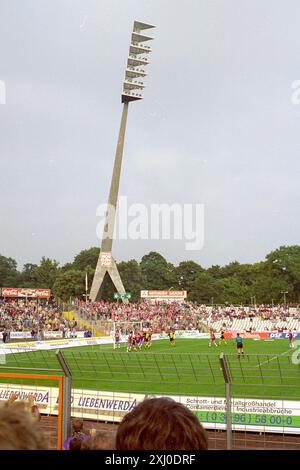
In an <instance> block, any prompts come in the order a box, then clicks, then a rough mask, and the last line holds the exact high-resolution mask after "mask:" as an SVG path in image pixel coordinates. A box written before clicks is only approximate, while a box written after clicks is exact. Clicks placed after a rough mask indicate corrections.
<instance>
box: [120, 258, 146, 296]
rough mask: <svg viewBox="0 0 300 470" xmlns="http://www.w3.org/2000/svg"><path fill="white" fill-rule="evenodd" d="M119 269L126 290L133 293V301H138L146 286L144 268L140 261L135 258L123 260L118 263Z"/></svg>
mask: <svg viewBox="0 0 300 470" xmlns="http://www.w3.org/2000/svg"><path fill="white" fill-rule="evenodd" d="M118 270H119V273H120V276H121V279H122V281H123V284H124V287H125V290H126V292H130V293H131V299H130V300H131V302H137V301H138V300H139V299H140V294H141V290H142V289H143V286H144V280H143V275H142V269H141V267H140V265H139V263H137V262H136V261H135V260H134V259H131V260H130V261H126V262H125V261H123V262H121V263H118Z"/></svg>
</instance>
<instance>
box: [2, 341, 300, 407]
mask: <svg viewBox="0 0 300 470" xmlns="http://www.w3.org/2000/svg"><path fill="white" fill-rule="evenodd" d="M244 351H245V353H244V356H243V357H240V358H238V357H237V353H236V348H235V342H234V340H232V339H228V340H227V345H225V344H222V345H221V346H218V347H215V346H214V345H212V346H211V347H208V340H204V339H176V341H175V346H171V345H170V343H169V341H168V340H167V339H165V340H158V341H153V343H152V347H151V348H150V349H144V346H143V349H142V350H141V351H131V352H129V353H128V352H127V351H126V345H125V343H122V344H121V348H120V349H118V350H114V349H113V345H112V344H110V345H95V346H85V347H76V348H65V349H61V352H62V354H63V356H64V357H65V360H66V362H67V364H68V366H69V368H70V370H71V372H72V377H73V378H72V380H73V387H74V388H79V389H97V390H107V391H114V392H130V393H146V394H172V395H193V396H209V397H223V396H225V385H224V379H223V375H222V372H221V368H220V361H219V356H220V354H221V353H222V352H223V353H224V354H225V357H226V358H227V362H228V365H229V373H230V377H231V382H232V395H233V396H235V397H246V398H252V397H253V398H267V399H271V398H273V399H275V398H277V399H292V400H300V369H299V365H297V364H295V363H294V362H293V360H292V354H293V352H294V350H293V349H290V348H289V344H288V341H287V340H284V339H277V340H253V339H246V340H244ZM5 366H6V368H3V367H1V366H0V372H4V371H14V372H30V371H29V370H28V369H27V368H34V369H35V371H36V372H37V373H47V370H45V369H49V371H48V373H51V374H52V375H54V373H55V372H54V370H56V371H57V370H58V369H59V364H58V361H57V358H56V356H55V351H36V352H26V353H18V354H12V355H7V356H6V364H5ZM50 369H51V370H52V371H50ZM31 372H32V370H31ZM0 380H1V382H4V381H6V382H10V383H19V382H20V380H19V381H18V380H16V379H14V380H13V379H4V378H0ZM22 383H24V384H25V383H26V384H32V383H34V382H33V381H32V380H26V381H24V380H23V379H22ZM39 385H44V383H41V382H40V383H39Z"/></svg>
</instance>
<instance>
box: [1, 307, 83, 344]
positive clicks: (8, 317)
mask: <svg viewBox="0 0 300 470" xmlns="http://www.w3.org/2000/svg"><path fill="white" fill-rule="evenodd" d="M76 327H77V322H76V320H75V319H74V320H73V319H72V320H70V321H69V320H67V319H66V318H65V317H64V316H63V314H62V312H61V310H60V309H59V307H58V305H57V303H56V301H55V300H54V299H51V300H47V301H46V300H43V301H39V302H38V301H37V300H36V299H35V300H25V299H17V300H15V299H2V300H1V299H0V332H2V337H3V342H7V341H8V340H9V336H10V333H11V332H30V333H31V337H32V339H35V340H42V339H44V334H45V333H49V332H54V331H55V332H57V331H59V332H62V336H63V337H66V336H70V335H72V334H73V333H74V331H75V330H76Z"/></svg>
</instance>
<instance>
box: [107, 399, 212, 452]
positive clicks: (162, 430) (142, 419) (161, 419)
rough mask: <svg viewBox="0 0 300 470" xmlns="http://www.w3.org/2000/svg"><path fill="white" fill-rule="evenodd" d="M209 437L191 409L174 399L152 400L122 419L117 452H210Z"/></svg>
mask: <svg viewBox="0 0 300 470" xmlns="http://www.w3.org/2000/svg"><path fill="white" fill-rule="evenodd" d="M207 446H208V441H207V436H206V432H205V430H204V428H203V427H202V425H201V423H200V421H199V420H198V418H197V417H196V415H194V414H193V413H192V411H190V410H189V409H188V408H187V407H185V406H184V405H182V404H181V403H177V402H176V401H174V400H172V399H171V398H151V399H147V400H145V401H143V402H142V403H140V404H139V405H137V406H136V407H135V408H134V409H133V410H132V411H131V412H130V413H128V414H126V415H125V416H124V418H123V419H122V421H121V423H120V425H119V427H118V431H117V436H116V449H117V450H206V449H207Z"/></svg>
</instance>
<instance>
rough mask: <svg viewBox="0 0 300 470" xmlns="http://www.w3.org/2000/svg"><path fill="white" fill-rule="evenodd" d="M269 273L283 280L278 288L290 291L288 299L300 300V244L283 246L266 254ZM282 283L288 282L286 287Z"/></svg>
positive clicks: (296, 301)
mask: <svg viewBox="0 0 300 470" xmlns="http://www.w3.org/2000/svg"><path fill="white" fill-rule="evenodd" d="M266 267H267V268H268V271H269V273H270V274H271V275H272V276H273V277H274V276H275V277H276V278H277V279H279V280H281V282H280V286H278V289H279V290H280V292H284V291H288V299H287V300H288V301H289V302H295V303H298V302H299V301H300V246H299V245H292V246H281V247H279V248H278V249H277V250H275V251H272V252H271V253H269V254H268V255H267V256H266ZM281 284H286V286H285V287H283V286H281Z"/></svg>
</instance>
